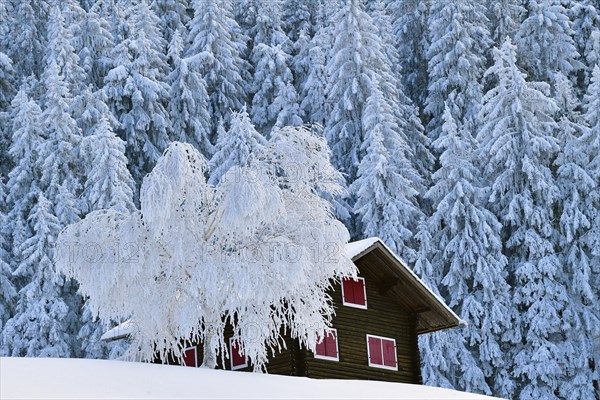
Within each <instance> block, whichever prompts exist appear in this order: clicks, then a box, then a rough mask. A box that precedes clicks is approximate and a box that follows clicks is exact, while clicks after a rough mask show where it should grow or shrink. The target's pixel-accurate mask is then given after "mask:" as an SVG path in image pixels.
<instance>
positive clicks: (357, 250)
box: [346, 237, 466, 326]
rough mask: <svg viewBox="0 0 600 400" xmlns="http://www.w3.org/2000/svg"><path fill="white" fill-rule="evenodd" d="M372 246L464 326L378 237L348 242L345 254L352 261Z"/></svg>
mask: <svg viewBox="0 0 600 400" xmlns="http://www.w3.org/2000/svg"><path fill="white" fill-rule="evenodd" d="M373 246H381V247H383V248H384V249H385V250H386V251H387V252H388V253H389V254H390V255H391V256H392V257H394V259H396V260H397V261H398V263H399V264H400V265H401V266H402V267H404V269H405V270H406V271H407V272H408V273H410V275H411V276H412V277H413V278H414V280H415V281H416V282H417V283H418V284H419V285H421V286H422V287H423V288H424V289H425V290H427V292H429V293H430V294H431V295H432V296H433V297H434V298H435V299H436V300H437V301H438V302H439V303H440V305H441V306H442V307H443V308H444V309H446V311H447V312H448V313H449V314H450V315H451V316H452V317H453V318H456V320H457V321H458V323H459V325H461V326H464V325H466V322H465V321H463V320H462V319H460V317H459V316H458V315H456V313H454V311H452V309H451V308H450V307H449V306H448V305H447V304H446V303H445V302H444V300H442V299H441V298H440V297H439V296H438V295H437V294H436V293H435V292H434V291H432V290H431V288H429V287H428V286H427V285H426V284H425V283H424V282H423V281H422V280H421V278H419V277H418V276H417V274H415V273H414V271H413V270H412V269H410V268H409V267H408V266H407V264H406V263H405V262H404V261H403V260H402V259H401V258H400V257H398V255H396V253H394V252H393V251H392V250H390V248H389V247H387V246H386V244H385V243H384V242H383V240H381V239H380V238H378V237H370V238H367V239H363V240H359V241H357V242H350V243H348V244H347V245H346V256H347V257H349V258H350V259H351V260H352V261H354V260H355V259H357V258H359V256H362V255H363V254H365V253H367V252H368V251H369V250H371V249H372V248H373Z"/></svg>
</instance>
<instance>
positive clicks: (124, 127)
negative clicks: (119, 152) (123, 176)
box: [103, 0, 171, 183]
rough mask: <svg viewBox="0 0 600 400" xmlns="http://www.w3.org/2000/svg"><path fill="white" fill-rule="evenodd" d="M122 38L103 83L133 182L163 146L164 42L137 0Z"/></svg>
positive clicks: (167, 124) (165, 128)
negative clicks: (122, 142)
mask: <svg viewBox="0 0 600 400" xmlns="http://www.w3.org/2000/svg"><path fill="white" fill-rule="evenodd" d="M126 23H127V25H126V28H127V30H128V35H127V36H126V38H125V39H123V41H122V42H120V43H119V44H118V45H117V46H116V47H115V48H114V52H113V55H112V59H113V67H112V68H111V70H110V71H109V72H108V74H107V75H106V78H105V79H104V88H103V90H105V92H106V96H107V100H106V101H107V104H108V106H109V107H110V109H111V111H112V112H113V114H114V115H115V117H116V118H117V120H118V121H119V123H120V124H121V126H120V128H119V130H118V133H119V135H120V136H121V137H122V138H123V139H124V140H125V142H126V143H127V152H126V154H127V158H128V159H129V160H130V164H129V168H130V171H131V174H132V176H133V177H134V179H135V180H136V182H138V183H139V182H140V181H141V179H142V177H143V176H144V175H145V174H146V173H147V172H149V171H150V170H151V169H152V167H153V166H154V163H155V162H156V160H158V158H159V157H160V155H161V154H162V152H163V150H164V149H165V148H166V146H167V144H168V142H169V136H168V135H169V132H170V130H171V122H170V119H169V114H168V112H167V109H166V107H167V99H168V97H169V90H170V88H169V85H168V84H167V82H166V76H167V73H168V65H167V62H166V56H165V54H164V48H165V47H166V44H165V42H164V39H163V38H162V37H161V35H160V32H159V30H158V27H157V25H158V17H157V16H156V14H155V13H154V12H153V11H152V9H151V8H150V7H149V6H148V4H147V3H146V0H142V1H140V2H138V3H137V4H135V5H134V6H132V7H131V9H130V10H127V15H126Z"/></svg>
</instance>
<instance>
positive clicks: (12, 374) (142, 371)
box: [0, 358, 493, 400]
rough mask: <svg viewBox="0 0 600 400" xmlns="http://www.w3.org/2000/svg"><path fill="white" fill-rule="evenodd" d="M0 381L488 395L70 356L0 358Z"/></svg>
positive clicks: (199, 390) (9, 386)
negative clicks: (73, 357)
mask: <svg viewBox="0 0 600 400" xmlns="http://www.w3.org/2000/svg"><path fill="white" fill-rule="evenodd" d="M0 382H2V385H0V398H3V399H8V398H10V399H49V398H53V399H92V398H93V399H125V398H135V399H150V398H151V399H244V398H253V399H299V398H302V399H328V398H329V399H392V398H393V399H403V400H408V399H429V400H448V399H464V400H471V399H473V400H476V399H481V400H484V399H493V398H492V397H487V396H481V395H476V394H471V393H464V392H458V391H454V390H449V389H441V388H435V387H429V386H421V385H410V384H403V383H390V382H376V381H354V380H333V379H309V378H300V377H290V376H281V375H269V374H258V373H256V374H254V373H248V372H235V371H223V370H211V369H206V368H187V367H180V366H169V365H158V364H147V363H135V362H123V361H107V360H85V359H72V358H71V359H69V358H62V359H61V358H0ZM32 382H35V384H32Z"/></svg>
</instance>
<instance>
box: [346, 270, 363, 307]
mask: <svg viewBox="0 0 600 400" xmlns="http://www.w3.org/2000/svg"><path fill="white" fill-rule="evenodd" d="M342 302H343V304H344V305H345V306H350V307H356V308H367V289H366V286H365V278H360V277H359V278H357V279H352V278H346V279H343V280H342Z"/></svg>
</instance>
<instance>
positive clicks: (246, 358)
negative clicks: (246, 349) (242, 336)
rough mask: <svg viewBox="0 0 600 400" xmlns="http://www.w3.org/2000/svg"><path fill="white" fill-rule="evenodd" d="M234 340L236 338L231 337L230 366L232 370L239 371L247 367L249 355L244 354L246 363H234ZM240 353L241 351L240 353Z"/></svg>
mask: <svg viewBox="0 0 600 400" xmlns="http://www.w3.org/2000/svg"><path fill="white" fill-rule="evenodd" d="M233 342H234V338H229V367H230V369H231V370H232V371H237V370H238V369H242V368H247V367H248V357H246V355H245V354H244V364H240V365H235V366H234V365H233ZM238 355H239V353H238Z"/></svg>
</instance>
